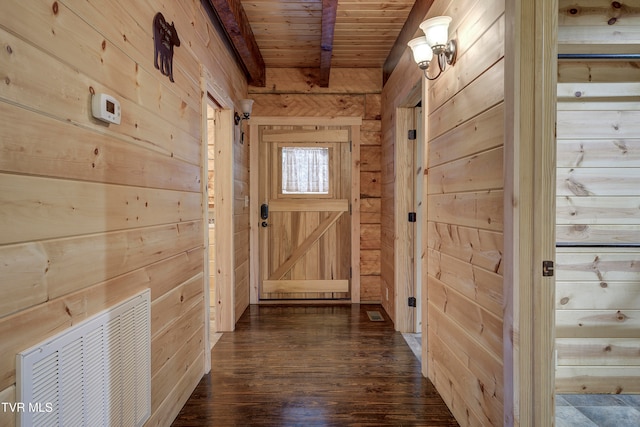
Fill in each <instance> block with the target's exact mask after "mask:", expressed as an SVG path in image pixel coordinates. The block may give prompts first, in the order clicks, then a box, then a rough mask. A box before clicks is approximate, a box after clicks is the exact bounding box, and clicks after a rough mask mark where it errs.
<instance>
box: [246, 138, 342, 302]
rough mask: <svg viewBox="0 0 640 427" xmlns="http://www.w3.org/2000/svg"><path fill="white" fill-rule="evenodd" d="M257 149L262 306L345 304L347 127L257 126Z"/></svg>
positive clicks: (260, 291)
mask: <svg viewBox="0 0 640 427" xmlns="http://www.w3.org/2000/svg"><path fill="white" fill-rule="evenodd" d="M259 141H260V142H259V144H260V148H259V149H260V167H259V169H260V170H259V175H260V183H259V200H260V204H261V209H260V216H261V218H260V233H259V234H260V283H259V296H260V299H261V300H282V299H289V300H291V299H349V298H350V270H351V221H350V206H349V201H350V191H351V156H350V130H349V127H337V126H260V127H259ZM263 206H264V208H263Z"/></svg>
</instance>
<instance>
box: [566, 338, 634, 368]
mask: <svg viewBox="0 0 640 427" xmlns="http://www.w3.org/2000/svg"><path fill="white" fill-rule="evenodd" d="M556 346H557V348H558V365H559V366H585V369H588V368H587V367H589V366H625V365H626V366H629V368H630V369H632V367H633V366H636V367H637V366H639V365H640V360H638V351H640V340H638V339H635V338H558V339H557V340H556ZM636 369H638V368H636Z"/></svg>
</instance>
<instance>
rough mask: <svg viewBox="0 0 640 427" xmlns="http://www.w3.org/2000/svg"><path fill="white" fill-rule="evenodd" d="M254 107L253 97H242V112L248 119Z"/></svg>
mask: <svg viewBox="0 0 640 427" xmlns="http://www.w3.org/2000/svg"><path fill="white" fill-rule="evenodd" d="M252 108H253V99H241V100H240V109H241V110H242V114H244V118H245V119H248V118H249V116H250V115H251V109H252Z"/></svg>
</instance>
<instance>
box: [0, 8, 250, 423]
mask: <svg viewBox="0 0 640 427" xmlns="http://www.w3.org/2000/svg"><path fill="white" fill-rule="evenodd" d="M157 12H162V13H163V14H164V16H165V18H166V19H167V20H168V21H169V22H171V21H173V22H175V26H176V29H177V31H178V34H179V37H180V39H181V46H180V47H177V48H175V56H174V79H175V83H171V82H170V81H169V79H168V78H167V77H166V76H163V75H162V74H160V72H159V71H158V70H156V69H155V68H154V65H153V57H154V55H153V41H152V40H153V36H152V21H153V17H154V15H155V14H156V13H157ZM209 22H210V21H209V18H208V17H207V15H206V12H205V11H203V10H202V9H201V4H200V1H198V0H188V1H183V2H156V1H147V2H134V3H132V2H129V1H127V0H107V1H97V0H88V1H82V2H67V1H64V2H60V1H53V2H51V1H43V0H33V1H29V2H23V1H19V0H7V1H3V2H1V3H0V39H1V40H0V45H1V46H2V49H1V50H0V78H1V80H2V82H3V83H2V85H0V117H1V118H2V119H1V121H2V123H1V125H0V153H1V155H0V206H1V208H0V259H2V262H0V301H1V302H0V400H2V401H3V402H6V401H9V402H10V401H13V400H15V398H16V397H15V382H16V372H15V355H16V353H17V352H19V351H21V350H23V349H25V348H27V347H29V346H32V345H34V344H36V343H38V342H40V341H42V340H43V339H45V338H47V337H49V336H51V335H53V334H55V333H57V332H59V331H61V330H63V329H65V328H68V327H70V326H72V325H74V324H76V323H78V322H80V321H82V320H83V319H85V318H87V317H89V316H91V315H93V314H96V313H98V312H100V311H102V310H104V309H106V308H108V307H110V306H112V305H114V304H116V303H117V302H119V301H121V300H124V299H126V298H128V297H129V296H130V295H132V294H134V293H136V292H138V291H140V290H141V289H144V288H151V297H152V310H151V318H152V325H151V331H152V349H151V352H152V362H151V363H152V366H151V375H152V385H151V386H152V396H151V400H152V415H151V419H150V420H149V422H148V425H168V424H170V422H171V420H173V418H174V417H175V415H176V414H177V413H178V411H179V410H180V408H181V406H182V405H183V403H184V402H185V401H186V399H187V398H188V397H189V395H190V393H191V391H192V390H193V388H194V387H195V385H196V384H197V382H198V381H199V379H200V378H201V376H202V374H203V373H204V369H205V365H204V360H205V351H208V349H205V348H204V339H205V337H204V331H205V328H204V322H205V318H204V313H205V307H204V292H203V290H204V261H205V259H204V256H203V255H204V254H203V250H204V239H205V232H206V225H205V224H203V209H202V202H203V200H202V194H201V180H202V179H203V176H202V164H203V163H202V158H201V157H202V152H203V150H202V146H201V124H202V123H203V121H202V119H201V117H202V116H201V115H202V114H203V112H202V111H201V110H202V104H203V103H202V100H201V91H200V87H201V82H200V76H201V67H204V68H205V69H207V70H209V71H210V73H211V74H212V75H214V76H215V79H214V81H213V82H212V83H213V84H214V85H215V86H216V87H217V88H218V90H219V93H218V95H222V98H223V99H222V100H221V102H223V103H226V104H228V105H232V104H233V102H232V99H239V98H243V97H244V94H245V93H246V82H245V80H244V76H243V74H242V73H241V71H240V70H239V69H238V68H237V67H236V66H235V65H234V61H233V56H232V55H231V54H230V53H228V52H227V51H226V48H225V47H224V43H223V42H222V41H221V40H220V39H219V36H218V34H217V32H216V31H215V30H214V29H213V28H212V26H211V25H210V23H209ZM93 92H106V93H110V94H112V95H114V96H116V97H117V98H118V99H119V101H120V103H121V106H122V111H123V114H122V123H121V124H120V125H117V126H116V125H109V126H107V125H105V124H103V123H100V122H98V121H96V120H95V119H93V118H92V117H91V114H90V99H91V93H93ZM14 423H15V419H14V416H13V414H11V413H10V412H5V411H2V412H0V425H3V426H4V425H7V426H11V425H14Z"/></svg>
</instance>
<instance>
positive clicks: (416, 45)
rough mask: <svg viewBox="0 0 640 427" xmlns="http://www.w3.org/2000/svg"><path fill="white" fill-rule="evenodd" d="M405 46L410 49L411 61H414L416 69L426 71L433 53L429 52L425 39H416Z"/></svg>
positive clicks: (429, 47) (429, 48)
mask: <svg viewBox="0 0 640 427" xmlns="http://www.w3.org/2000/svg"><path fill="white" fill-rule="evenodd" d="M407 45H408V46H409V47H410V48H411V51H412V52H413V60H414V61H416V64H418V67H420V68H421V69H422V70H425V69H427V68H428V67H429V62H431V59H433V51H432V50H431V46H429V44H428V43H427V39H426V38H425V37H416V38H415V39H413V40H411V41H409V43H407Z"/></svg>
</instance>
